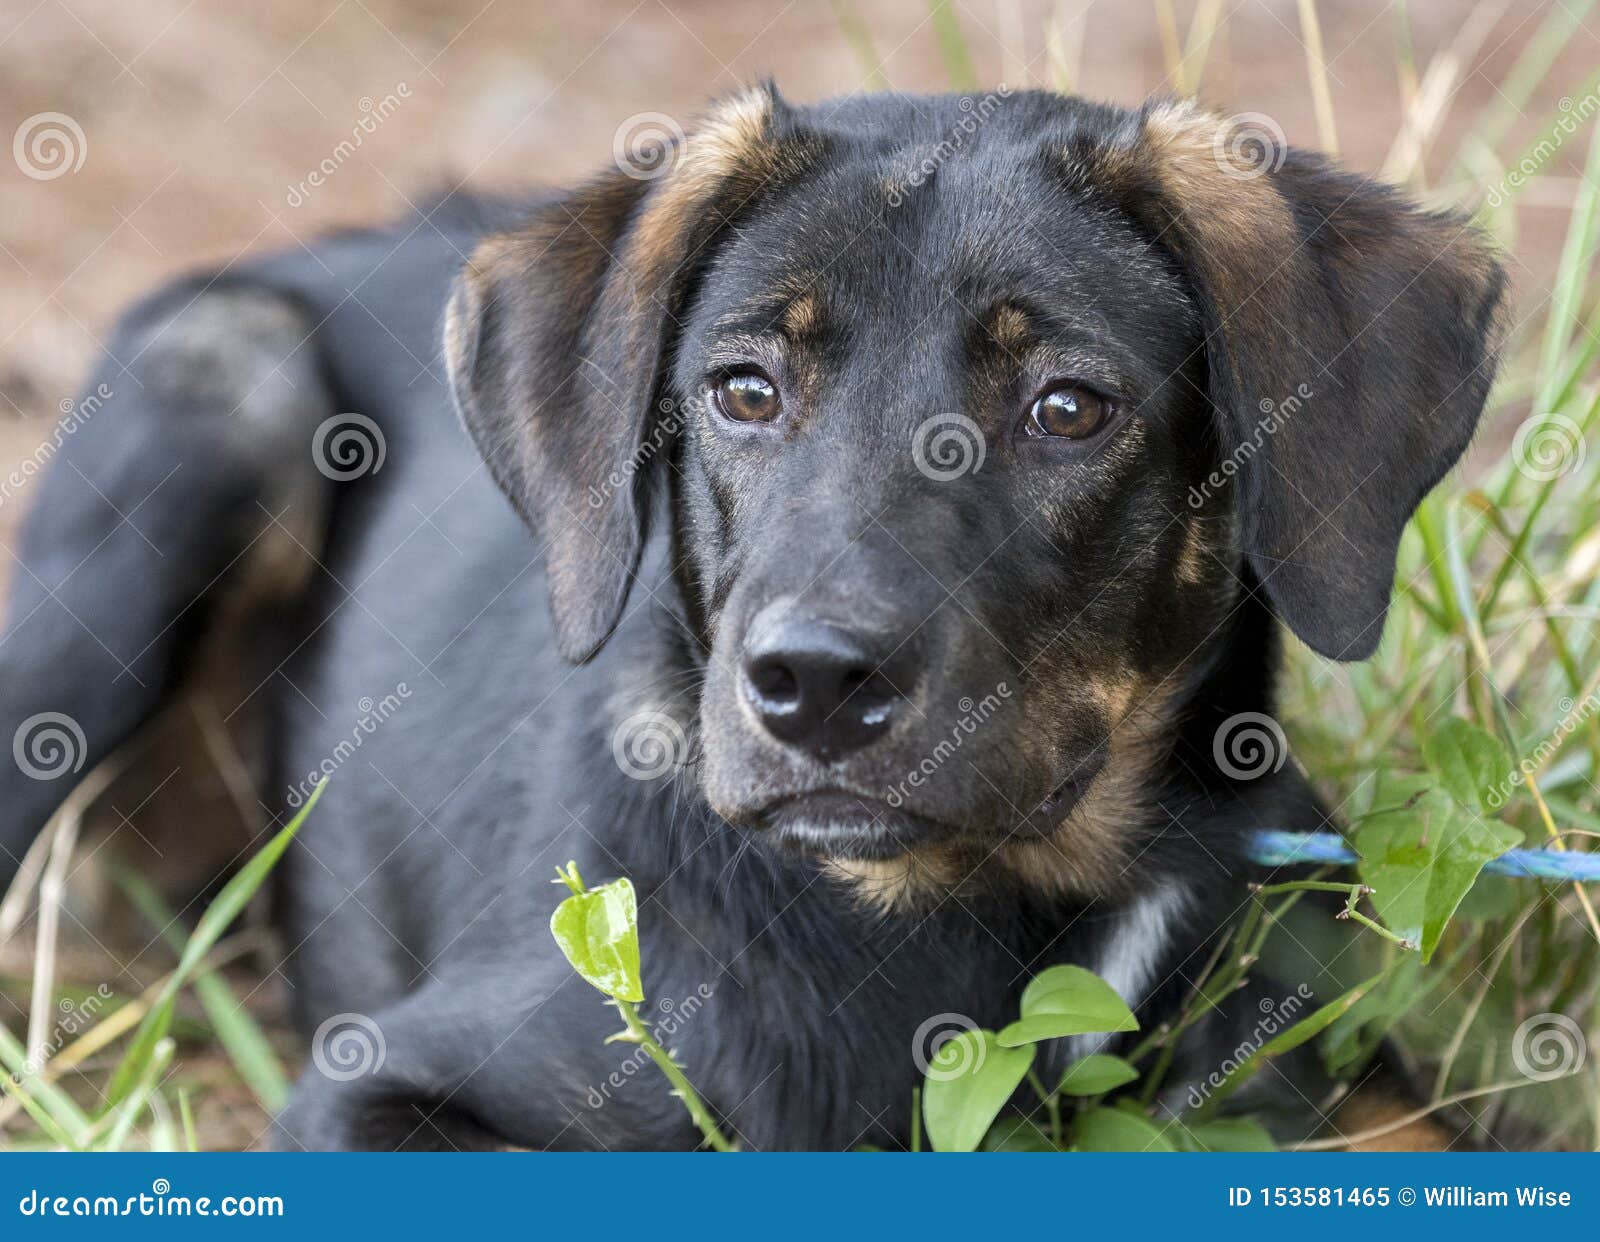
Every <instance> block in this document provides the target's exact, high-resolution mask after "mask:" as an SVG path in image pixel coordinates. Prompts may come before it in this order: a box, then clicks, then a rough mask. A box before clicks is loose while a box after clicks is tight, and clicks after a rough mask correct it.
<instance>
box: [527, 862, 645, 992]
mask: <svg viewBox="0 0 1600 1242" xmlns="http://www.w3.org/2000/svg"><path fill="white" fill-rule="evenodd" d="M550 934H551V935H552V936H554V937H555V938H556V943H557V944H558V945H560V946H561V951H562V952H563V953H565V954H566V955H567V961H569V962H571V963H572V968H573V969H574V970H576V971H577V972H578V973H579V974H580V975H582V976H583V977H584V978H585V979H586V980H588V981H589V982H590V983H591V984H593V985H594V986H595V987H597V988H599V989H600V990H601V991H602V992H604V993H605V994H606V995H607V996H610V997H612V998H614V999H616V1000H625V1001H634V1002H638V1001H642V1000H643V999H644V984H643V982H642V981H641V980H640V975H639V903H638V900H637V899H636V898H635V897H634V893H633V884H632V882H631V881H629V880H626V879H622V880H613V881H612V882H611V883H610V884H602V885H600V887H599V888H592V889H590V890H589V891H588V892H586V893H575V894H573V895H572V896H571V897H568V898H567V899H566V900H565V901H563V902H562V903H561V904H560V905H559V906H557V907H556V911H555V913H554V914H552V915H551V916H550Z"/></svg>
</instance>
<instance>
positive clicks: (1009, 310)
mask: <svg viewBox="0 0 1600 1242" xmlns="http://www.w3.org/2000/svg"><path fill="white" fill-rule="evenodd" d="M987 328H988V332H989V335H990V336H991V337H993V338H994V341H995V344H997V345H999V346H1000V348H1001V349H1003V350H1005V351H1006V353H1008V354H1010V355H1011V356H1012V357H1016V356H1017V355H1019V354H1020V353H1021V352H1022V351H1023V350H1024V349H1025V348H1026V347H1027V345H1028V341H1029V339H1030V337H1031V333H1030V332H1029V329H1028V317H1027V315H1025V314H1024V313H1023V312H1022V311H1021V310H1020V309H1018V308H1017V307H1015V306H1012V305H1010V304H1009V303H1007V304H1005V305H1002V306H999V307H997V308H996V309H995V311H994V313H993V314H992V315H991V316H990V317H989V323H988V325H987Z"/></svg>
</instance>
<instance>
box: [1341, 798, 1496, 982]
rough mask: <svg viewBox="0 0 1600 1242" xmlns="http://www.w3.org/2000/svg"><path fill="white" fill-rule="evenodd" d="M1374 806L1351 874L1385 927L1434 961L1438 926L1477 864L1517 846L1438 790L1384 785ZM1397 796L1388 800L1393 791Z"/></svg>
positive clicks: (1358, 839) (1361, 834) (1440, 933)
mask: <svg viewBox="0 0 1600 1242" xmlns="http://www.w3.org/2000/svg"><path fill="white" fill-rule="evenodd" d="M1384 784H1385V786H1387V788H1388V792H1387V793H1386V792H1385V790H1384V789H1380V791H1379V793H1378V798H1379V799H1380V801H1379V803H1378V805H1379V806H1380V807H1383V808H1385V809H1383V810H1380V811H1379V812H1378V813H1377V814H1375V815H1371V816H1369V817H1368V818H1367V820H1366V822H1365V823H1363V824H1362V825H1361V827H1360V828H1359V829H1358V830H1357V832H1356V834H1355V840H1354V845H1355V848H1356V852H1357V853H1359V854H1360V855H1361V862H1360V864H1359V867H1358V870H1359V873H1360V876H1361V880H1362V882H1363V883H1365V884H1367V885H1368V886H1369V887H1371V888H1372V890H1373V893H1372V904H1373V906H1374V907H1375V908H1376V909H1377V911H1378V914H1379V915H1380V916H1381V917H1382V919H1383V921H1384V923H1385V924H1387V925H1388V927H1389V929H1390V930H1391V931H1393V932H1396V933H1397V934H1399V935H1401V936H1404V937H1406V938H1407V939H1408V940H1411V941H1413V942H1415V943H1416V944H1417V945H1418V946H1419V947H1420V948H1421V949H1422V960H1423V961H1424V962H1426V961H1428V960H1429V959H1430V958H1432V957H1433V953H1434V950H1435V949H1437V948H1438V947H1439V939H1440V937H1441V936H1443V935H1444V929H1445V925H1446V924H1447V923H1448V922H1449V921H1450V916H1451V915H1452V914H1454V913H1455V911H1456V907H1457V906H1458V905H1460V904H1461V899H1462V898H1463V897H1465V896H1466V893H1467V890H1468V889H1469V888H1471V887H1472V883H1473V881H1474V880H1476V879H1477V878H1478V873H1479V872H1480V871H1482V870H1483V865H1484V864H1485V863H1487V862H1488V861H1490V860H1491V859H1493V858H1498V857H1499V856H1500V855H1501V854H1504V853H1505V852H1506V851H1507V850H1509V849H1511V848H1512V847H1513V846H1515V845H1517V844H1519V843H1520V842H1521V841H1522V834H1521V833H1520V832H1518V831H1517V830H1516V829H1514V828H1510V827H1507V826H1506V825H1505V824H1501V823H1497V822H1493V821H1487V820H1482V819H1478V818H1477V817H1476V816H1473V815H1471V814H1469V813H1467V812H1464V811H1462V810H1461V808H1460V807H1458V806H1457V805H1456V804H1455V803H1454V802H1452V801H1451V800H1450V798H1449V797H1448V796H1447V795H1446V794H1445V793H1444V791H1443V790H1441V789H1438V788H1433V787H1429V788H1424V789H1421V790H1417V791H1415V792H1413V793H1411V794H1410V795H1409V796H1406V795H1405V791H1406V790H1414V789H1415V782H1413V781H1387V782H1384ZM1397 792H1398V793H1400V795H1401V796H1400V797H1398V798H1395V797H1394V794H1395V793H1397Z"/></svg>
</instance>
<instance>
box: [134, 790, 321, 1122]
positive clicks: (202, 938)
mask: <svg viewBox="0 0 1600 1242" xmlns="http://www.w3.org/2000/svg"><path fill="white" fill-rule="evenodd" d="M327 787H328V783H327V781H322V782H321V783H319V784H318V785H317V787H316V789H314V790H313V791H312V793H311V797H309V798H307V799H306V804H305V805H304V806H303V807H301V808H300V812H299V814H297V815H296V816H295V817H294V818H293V819H292V820H290V821H289V823H288V825H287V826H286V827H284V828H283V829H281V830H280V831H279V832H278V834H277V835H276V836H274V837H273V838H272V839H271V840H270V841H268V842H267V843H266V844H265V845H264V846H262V847H261V849H260V851H259V852H257V854H256V855H255V857H253V858H251V860H250V861H249V862H247V863H245V865H244V866H242V867H240V868H239V871H238V873H237V874H236V875H235V876H234V877H233V879H231V880H229V881H228V882H227V883H226V884H224V885H223V886H222V891H221V892H220V893H218V894H217V896H216V900H215V901H213V902H212V903H211V905H210V906H209V907H207V909H206V912H205V913H204V914H202V915H201V916H200V921H199V922H198V923H196V924H195V927H194V931H193V933H192V934H191V935H190V936H189V942H188V943H187V944H186V945H184V947H183V952H182V954H180V955H179V957H178V966H177V969H176V970H174V971H173V972H172V975H171V977H170V978H169V979H168V980H167V985H166V987H164V988H163V989H162V990H161V995H160V996H159V997H157V998H156V1001H155V1003H154V1004H153V1005H151V1007H150V1011H149V1012H148V1013H146V1014H145V1016H144V1021H142V1022H141V1023H139V1026H138V1029H137V1030H136V1031H135V1032H134V1035H133V1039H132V1041H131V1042H130V1043H129V1045H128V1050H127V1052H125V1053H123V1056H122V1060H121V1061H120V1062H118V1063H117V1069H116V1073H114V1074H113V1075H112V1076H111V1086H110V1088H109V1090H108V1091H107V1092H106V1099H105V1107H106V1109H107V1110H108V1111H109V1110H110V1109H112V1108H114V1107H115V1106H116V1105H118V1104H120V1103H121V1102H122V1101H123V1100H124V1099H126V1098H127V1097H128V1095H129V1093H130V1092H132V1091H133V1090H134V1089H135V1088H136V1087H138V1085H139V1084H140V1082H141V1081H142V1080H144V1079H145V1078H146V1076H147V1072H148V1069H149V1066H150V1064H151V1062H152V1059H153V1058H154V1057H155V1055H156V1049H157V1047H158V1046H159V1045H160V1044H161V1041H162V1040H163V1039H165V1038H166V1036H167V1032H168V1031H169V1030H170V1029H171V1027H172V1013H173V1010H174V1008H175V1007H176V1005H177V1002H178V993H179V991H180V990H181V989H182V988H183V986H184V984H186V983H187V982H188V981H189V976H190V975H192V974H194V972H195V969H196V968H197V967H198V966H199V965H200V963H201V961H202V960H204V958H205V955H206V954H207V953H209V952H211V949H212V946H213V945H215V944H216V943H217V941H218V940H220V939H221V938H222V933H223V932H225V931H227V930H228V928H229V927H231V926H232V925H233V921H234V920H235V919H236V918H238V917H239V915H240V914H241V913H243V911H244V908H245V906H246V905H247V904H248V903H249V901H250V898H251V897H253V896H254V895H255V892H256V890H257V889H258V888H260V887H261V885H262V884H264V883H265V882H266V879H267V876H268V875H269V874H271V872H272V868H273V867H275V866H276V865H277V862H278V859H280V858H282V857H283V852H284V851H285V850H286V849H288V848H289V842H291V841H293V840H294V837H295V833H297V832H299V831H300V826H301V825H302V824H304V823H305V822H306V817H307V816H308V815H310V814H311V810H312V808H313V807H315V806H316V805H317V802H318V800H319V799H320V798H321V797H322V791H323V790H324V789H326V788H327Z"/></svg>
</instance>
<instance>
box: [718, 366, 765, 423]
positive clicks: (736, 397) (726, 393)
mask: <svg viewBox="0 0 1600 1242" xmlns="http://www.w3.org/2000/svg"><path fill="white" fill-rule="evenodd" d="M712 397H713V400H714V401H715V402H716V406H717V412H718V413H720V414H721V415H722V416H723V417H724V418H731V419H732V420H733V421H734V422H736V423H770V422H771V421H772V420H773V419H775V418H777V417H778V412H779V410H780V409H781V408H782V407H781V405H780V404H779V401H778V390H777V389H776V388H775V387H773V384H772V381H771V380H769V379H768V378H767V377H766V376H765V375H758V374H756V373H755V372H749V371H747V372H741V373H739V374H736V375H729V376H727V377H726V378H724V379H723V380H722V382H721V383H719V384H718V385H717V386H716V389H715V390H714V391H713V394H712Z"/></svg>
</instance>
